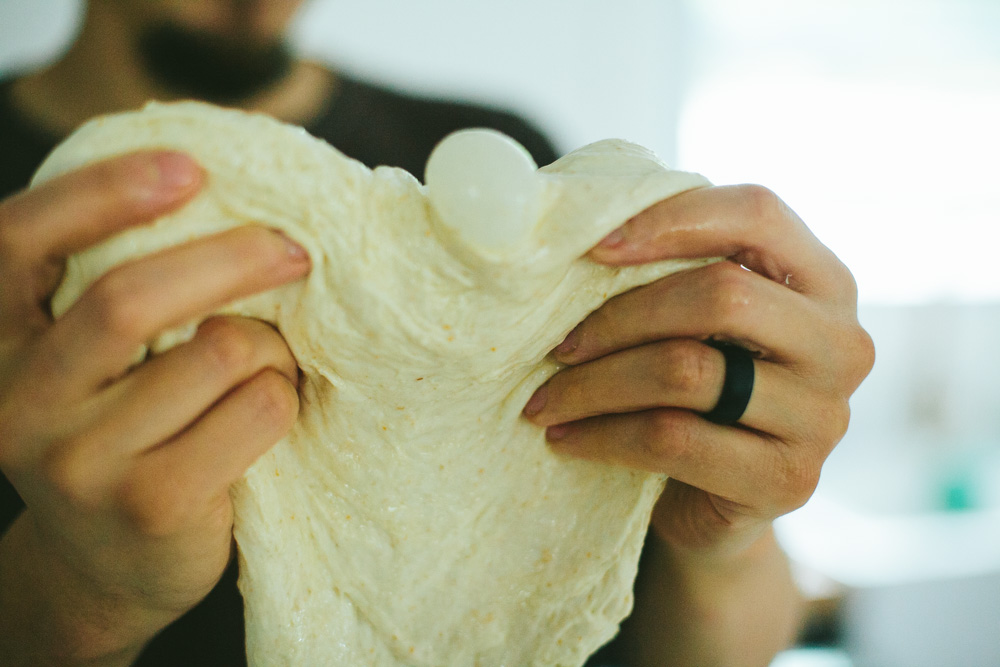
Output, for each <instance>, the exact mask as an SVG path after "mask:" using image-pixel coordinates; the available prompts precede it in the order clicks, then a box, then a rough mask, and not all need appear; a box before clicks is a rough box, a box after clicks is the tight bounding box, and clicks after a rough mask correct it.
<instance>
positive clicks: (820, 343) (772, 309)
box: [553, 262, 833, 365]
mask: <svg viewBox="0 0 1000 667" xmlns="http://www.w3.org/2000/svg"><path fill="white" fill-rule="evenodd" d="M827 319H828V316H827V315H826V311H825V310H824V309H823V308H822V307H821V306H820V305H819V304H816V303H814V302H813V301H811V300H810V299H808V298H807V297H805V296H803V295H801V294H797V293H795V292H793V291H792V290H789V289H786V288H785V287H783V286H781V285H778V284H776V283H774V282H771V281H769V280H767V279H765V278H763V277H761V276H759V275H757V274H755V273H752V272H750V271H747V270H745V269H741V268H740V267H739V266H737V265H735V264H732V263H730V262H719V263H716V264H712V265H710V266H706V267H703V268H700V269H694V270H691V271H685V272H682V273H676V274H673V275H671V276H667V277H666V278H663V279H661V280H658V281H656V282H654V283H651V284H649V285H645V286H643V287H639V288H636V289H634V290H631V291H629V292H625V293H623V294H620V295H618V296H616V297H614V298H613V299H611V300H610V301H608V302H607V303H605V304H604V305H603V306H601V307H600V308H599V309H598V310H596V311H594V312H593V313H591V314H590V316H588V317H587V318H586V319H585V320H584V321H583V322H582V323H580V325H578V326H577V327H576V328H575V329H574V330H573V331H572V332H571V333H570V334H569V336H567V338H566V340H565V341H564V342H563V343H562V344H561V345H560V346H559V347H557V348H556V349H555V350H554V351H553V352H554V354H555V357H556V359H558V360H559V361H561V362H563V363H567V364H577V363H582V362H585V361H589V360H591V359H595V358H597V357H600V356H602V355H605V354H608V353H610V352H613V351H615V350H621V349H624V348H627V347H632V346H635V345H641V344H644V343H648V342H651V341H655V340H661V339H664V338H699V339H705V338H709V337H712V338H717V339H721V340H725V341H728V342H734V343H738V344H741V345H743V346H744V347H746V348H748V349H750V350H753V351H755V352H757V353H759V354H760V356H762V357H763V358H767V359H770V360H772V361H775V362H776V363H785V364H789V365H796V364H800V363H811V364H815V363H817V362H820V361H821V360H823V359H826V357H827V356H828V350H825V349H824V342H825V337H824V336H815V335H810V336H804V335H802V332H809V331H815V330H817V328H820V329H823V324H824V322H825V321H826V320H827ZM830 326H831V327H832V326H833V325H832V324H831V325H830Z"/></svg>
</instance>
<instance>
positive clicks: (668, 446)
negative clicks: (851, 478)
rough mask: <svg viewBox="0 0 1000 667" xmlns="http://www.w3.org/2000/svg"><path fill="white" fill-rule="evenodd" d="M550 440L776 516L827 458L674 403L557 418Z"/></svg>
mask: <svg viewBox="0 0 1000 667" xmlns="http://www.w3.org/2000/svg"><path fill="white" fill-rule="evenodd" d="M548 439H549V442H550V446H551V447H552V449H553V450H555V451H556V452H559V453H562V454H565V455H569V456H573V457H577V458H583V459H588V460H592V461H599V462H601V463H605V464H611V465H620V466H625V467H628V468H636V469H640V470H648V471H651V472H659V473H665V474H667V475H669V476H670V477H672V478H674V479H677V480H679V481H681V482H684V483H685V484H689V485H691V486H693V487H696V488H699V489H702V490H703V491H706V492H708V493H710V494H714V495H717V496H719V497H721V498H723V499H726V500H728V501H730V502H733V503H737V504H739V505H741V506H744V507H747V508H752V509H753V510H754V511H756V512H757V513H759V515H760V516H778V515H780V514H784V513H786V512H788V511H791V510H792V509H794V508H796V507H799V506H801V505H802V504H804V503H805V501H806V500H807V499H808V498H809V496H810V495H812V492H813V490H814V489H815V487H816V484H817V482H818V481H819V471H820V466H821V464H822V461H823V460H824V458H825V454H823V453H821V452H815V451H812V449H811V448H810V447H808V446H801V447H790V446H786V445H784V444H783V443H780V442H778V441H776V440H774V439H771V438H766V437H762V436H760V435H758V434H756V433H753V432H750V431H745V430H741V429H734V428H728V427H725V426H718V425H716V424H712V423H711V422H708V421H705V420H704V419H702V418H701V417H699V416H698V415H696V414H694V413H693V412H689V411H687V410H676V409H656V410H647V411H644V412H635V413H629V414H624V415H604V416H600V417H592V418H590V419H585V420H583V421H578V422H573V423H570V424H560V425H558V426H553V427H550V428H549V429H548Z"/></svg>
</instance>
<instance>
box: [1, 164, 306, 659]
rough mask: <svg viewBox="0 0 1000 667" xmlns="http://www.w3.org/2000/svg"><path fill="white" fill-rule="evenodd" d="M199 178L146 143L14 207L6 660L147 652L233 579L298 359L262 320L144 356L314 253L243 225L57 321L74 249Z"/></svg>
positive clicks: (162, 261)
mask: <svg viewBox="0 0 1000 667" xmlns="http://www.w3.org/2000/svg"><path fill="white" fill-rule="evenodd" d="M201 181H202V174H201V171H200V169H199V168H198V167H197V165H195V164H194V163H193V162H192V161H191V160H190V159H189V158H186V157H185V156H183V155H180V154H175V153H165V152H144V153H136V154H132V155H129V156H125V157H122V158H116V159H112V160H108V161H105V162H102V163H99V164H96V165H93V166H90V167H87V168H85V169H81V170H79V171H77V172H74V173H70V174H68V175H65V176H62V177H59V178H56V179H54V180H52V181H50V182H48V183H45V184H43V185H41V186H40V187H38V188H36V189H34V190H30V191H27V192H24V193H21V194H18V195H15V196H13V197H11V198H9V199H7V200H4V201H3V202H0V286H2V287H0V290H2V291H0V469H2V470H3V472H4V474H5V475H7V477H8V479H10V481H11V483H12V484H13V485H14V486H15V488H16V489H17V490H18V492H19V493H20V495H21V497H22V498H23V499H24V502H25V504H26V506H27V509H26V511H25V512H24V513H23V514H22V515H21V516H20V517H19V518H18V520H17V521H16V523H15V524H14V526H13V527H12V528H11V529H10V531H9V532H8V533H7V534H6V535H5V536H4V537H3V540H2V541H0V573H5V574H3V575H0V578H3V581H2V582H0V585H2V587H3V588H4V595H2V596H0V618H3V617H6V620H5V621H0V658H2V656H3V655H6V654H4V649H7V650H10V649H11V647H12V646H13V647H15V648H23V647H26V646H29V645H33V644H32V643H33V642H39V643H40V642H45V641H50V642H52V643H53V644H54V645H56V646H59V645H61V648H62V649H63V650H64V651H65V653H64V654H63V656H62V657H63V659H64V661H60V664H69V663H70V661H71V660H76V659H84V658H88V659H94V660H96V659H97V658H99V657H101V656H103V655H107V654H111V653H115V652H116V651H117V652H120V653H121V652H123V653H121V655H126V654H128V655H134V653H135V652H136V651H137V650H138V649H141V647H142V645H143V644H144V643H145V642H146V641H148V640H149V639H150V638H152V636H153V635H155V634H156V633H157V632H158V631H159V630H160V629H162V628H163V627H165V626H166V625H167V624H169V623H170V622H172V621H173V620H175V619H176V618H178V617H179V616H181V615H182V614H183V613H184V612H185V611H186V610H188V609H189V608H191V607H192V606H194V605H195V604H196V603H197V602H198V601H199V600H200V599H201V598H202V597H204V596H205V595H206V594H207V593H208V592H209V591H210V590H211V589H212V587H213V586H214V584H215V583H216V581H217V580H218V578H219V577H220V576H221V574H222V572H223V570H224V568H225V566H226V564H227V562H228V560H229V558H230V555H231V548H232V546H231V543H232V537H231V526H232V508H231V505H230V501H229V496H228V487H229V485H230V484H231V483H232V482H234V481H235V480H237V479H239V478H240V477H241V475H242V474H243V472H244V471H245V470H246V468H247V467H249V466H250V465H251V463H252V462H253V461H254V460H256V459H257V458H258V457H259V456H260V455H261V454H262V453H263V452H264V451H266V450H267V449H268V448H269V447H270V446H271V445H273V444H274V443H275V442H277V441H278V440H279V439H280V438H281V437H282V436H283V435H284V434H285V433H286V431H287V430H288V429H289V428H290V427H291V425H292V423H293V422H294V419H295V416H296V413H297V409H298V399H297V392H296V384H297V376H298V374H297V368H296V364H295V360H294V358H293V357H292V355H291V353H290V351H289V350H288V348H287V347H286V345H285V343H284V341H283V339H282V338H281V336H280V335H279V334H278V333H277V332H276V331H274V330H273V329H271V328H270V327H269V326H267V325H265V324H263V323H261V322H257V321H253V320H247V319H239V318H215V319H210V320H207V321H206V322H205V323H204V324H203V325H202V326H201V327H200V328H199V330H198V332H197V335H196V336H195V337H194V338H193V339H192V340H191V341H190V342H188V343H186V344H183V345H180V346H178V347H176V348H173V349H172V350H170V351H168V352H165V353H163V354H162V355H158V356H154V357H152V358H151V359H149V360H147V361H146V362H145V363H143V364H141V365H138V366H136V367H134V368H131V367H130V364H131V362H132V359H133V355H134V353H135V351H136V349H138V348H139V347H140V346H141V345H142V344H144V343H146V342H148V341H149V340H151V339H152V338H154V337H155V336H156V334H157V333H159V332H161V331H162V330H164V329H167V328H169V327H172V326H175V325H178V324H181V323H183V322H186V321H189V320H190V319H192V318H196V317H203V316H205V315H206V314H208V313H210V312H211V311H213V310H214V309H216V308H218V307H220V306H222V305H223V304H226V303H228V302H230V301H232V300H234V299H237V298H240V297H243V296H247V295H249V294H251V293H255V292H259V291H262V290H266V289H270V288H273V287H276V286H278V285H280V284H283V283H286V282H289V281H292V280H296V279H298V278H300V277H302V276H303V275H304V274H306V273H307V272H308V270H309V260H308V257H306V255H305V253H304V251H303V250H302V249H301V248H300V247H298V246H297V245H294V244H292V243H291V242H290V241H288V240H287V239H286V238H285V237H284V236H282V235H280V234H278V233H276V232H273V231H270V230H267V229H264V228H254V227H242V228H238V229H234V230H230V231H227V232H223V233H220V234H217V235H215V236H211V237H208V238H204V239H200V240H197V241H193V242H190V243H187V244H184V245H181V246H177V247H174V248H170V249H167V250H164V251H161V252H158V253H155V254H153V255H150V256H148V257H145V258H142V259H140V260H136V261H132V262H128V263H125V264H123V265H121V266H119V267H117V268H115V269H113V270H112V271H110V272H109V273H108V274H106V275H105V276H104V277H102V278H100V279H99V280H98V281H97V282H95V283H94V284H93V285H92V286H91V287H90V288H89V289H87V291H86V292H85V293H84V294H83V295H82V296H81V298H80V300H79V301H78V302H77V303H76V304H75V305H74V306H72V307H71V308H70V309H69V310H68V311H67V312H66V313H65V314H64V315H63V316H62V317H61V318H60V319H59V320H58V321H52V319H51V317H50V316H49V314H48V308H47V302H48V299H49V297H50V296H51V295H52V292H53V291H54V290H55V288H56V286H57V284H58V281H59V280H60V276H61V273H62V267H63V263H64V260H65V258H66V257H67V256H68V255H69V254H71V253H73V252H75V251H77V250H80V249H82V248H84V247H86V246H89V245H91V244H94V243H96V242H98V241H100V240H101V239H103V238H105V237H107V236H109V235H111V234H113V233H115V232H117V231H120V230H122V229H124V228H126V227H129V226H132V225H137V224H141V223H144V222H147V221H150V220H152V219H154V218H155V217H157V216H159V215H161V214H163V213H165V212H167V211H169V210H171V209H173V208H176V207H177V206H179V205H180V204H182V203H184V202H185V201H186V200H188V199H189V198H190V197H191V196H192V195H193V194H194V193H195V192H196V191H197V190H198V189H199V187H200V184H201ZM15 573H17V574H15ZM25 582H30V583H25ZM18 590H20V591H21V592H22V593H23V597H24V598H25V599H22V600H17V599H12V597H13V598H16V597H17V594H18V593H17V591H18ZM15 602H16V603H17V613H16V614H15V613H14V609H12V607H13V606H14V603H15ZM24 650H25V651H29V650H32V649H24ZM33 650H34V651H35V655H36V656H41V655H42V654H43V653H44V652H45V650H46V649H45V647H42V646H34V647H33ZM0 662H5V664H11V663H13V662H14V660H9V661H5V660H3V659H0ZM29 662H32V664H34V662H33V661H30V660H29ZM42 662H43V661H42V660H41V659H39V660H37V663H39V664H40V663H42ZM126 662H127V660H126ZM88 664H90V663H88Z"/></svg>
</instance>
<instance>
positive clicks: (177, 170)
mask: <svg viewBox="0 0 1000 667" xmlns="http://www.w3.org/2000/svg"><path fill="white" fill-rule="evenodd" d="M153 161H154V162H155V164H156V171H157V174H156V177H157V179H156V180H157V183H158V184H159V185H160V187H163V188H167V189H170V190H186V189H187V188H190V187H191V186H192V185H194V184H195V183H196V182H197V181H198V179H199V178H200V177H201V168H200V167H199V166H198V165H197V164H196V163H195V161H194V160H192V159H191V158H189V157H188V156H187V155H185V154H183V153H176V152H164V153H157V155H156V157H155V158H153Z"/></svg>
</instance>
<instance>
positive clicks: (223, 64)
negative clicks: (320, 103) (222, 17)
mask: <svg viewBox="0 0 1000 667" xmlns="http://www.w3.org/2000/svg"><path fill="white" fill-rule="evenodd" d="M139 53H140V54H141V57H142V61H143V64H144V65H145V67H146V70H147V72H148V73H149V74H150V75H151V76H152V77H153V78H154V79H155V80H156V81H157V82H158V83H159V84H161V85H163V86H164V87H166V88H167V89H168V90H170V91H172V92H175V93H178V94H180V95H182V96H186V97H192V98H195V99H200V100H204V101H206V102H214V103H217V104H233V103H236V102H240V101H244V100H247V99H249V98H250V97H252V96H253V95H254V94H256V93H259V92H261V91H263V90H265V89H267V88H268V87H269V86H271V85H272V84H274V83H277V82H278V81H279V80H281V79H282V78H283V77H284V76H285V75H286V74H288V72H290V71H291V69H292V64H293V62H294V59H293V57H292V53H291V49H290V48H289V47H288V44H287V43H286V42H285V40H283V39H275V40H274V41H272V42H268V43H263V44H261V43H254V42H251V41H249V40H238V39H234V38H231V37H220V36H218V35H213V34H211V33H204V32H196V31H193V30H190V29H185V28H182V27H179V26H176V25H172V24H163V25H158V26H155V27H152V28H150V29H148V30H147V31H146V32H145V33H144V34H143V35H142V36H141V37H140V40H139Z"/></svg>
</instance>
